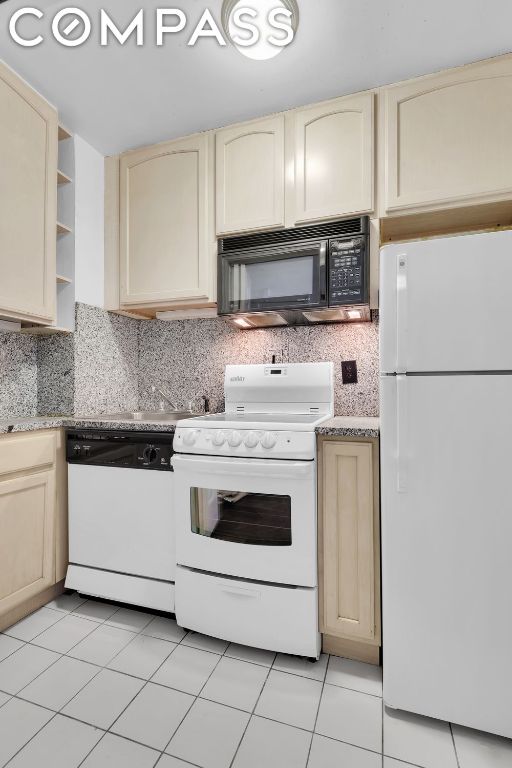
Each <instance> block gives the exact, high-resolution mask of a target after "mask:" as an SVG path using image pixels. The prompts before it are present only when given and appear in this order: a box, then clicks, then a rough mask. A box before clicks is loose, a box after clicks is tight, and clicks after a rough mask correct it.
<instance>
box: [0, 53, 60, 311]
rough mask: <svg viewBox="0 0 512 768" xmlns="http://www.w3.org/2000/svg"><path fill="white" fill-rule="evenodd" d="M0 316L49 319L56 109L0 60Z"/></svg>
mask: <svg viewBox="0 0 512 768" xmlns="http://www.w3.org/2000/svg"><path fill="white" fill-rule="evenodd" d="M0 115H1V119H0V169H1V170H0V212H1V213H0V275H1V279H0V314H1V315H4V316H8V317H12V318H14V319H19V320H28V321H42V322H46V323H49V322H52V321H53V320H54V319H55V294H56V289H55V285H56V282H55V280H56V275H55V271H56V267H55V250H56V237H57V234H56V232H57V230H56V226H57V123H58V121H57V113H56V111H55V110H54V109H53V107H51V106H50V105H49V104H48V102H46V101H45V100H44V99H43V98H42V97H41V96H39V94H37V93H35V91H33V90H32V89H31V88H29V86H28V85H27V84H26V83H25V82H24V81H22V80H21V79H20V78H19V77H17V75H15V74H14V72H12V70H10V69H9V68H8V67H6V66H5V65H3V64H2V63H1V62H0Z"/></svg>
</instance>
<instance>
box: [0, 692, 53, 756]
mask: <svg viewBox="0 0 512 768" xmlns="http://www.w3.org/2000/svg"><path fill="white" fill-rule="evenodd" d="M42 709H44V707H42ZM56 717H57V712H54V713H53V715H52V717H50V719H49V720H48V721H47V722H46V723H45V724H44V725H42V726H41V728H39V730H38V731H36V732H35V733H34V734H32V736H31V737H30V739H28V741H26V742H25V743H24V744H22V746H21V747H20V748H19V749H18V750H17V752H15V753H14V755H12V757H10V758H9V759H8V761H7V762H6V763H4V766H3V768H7V766H8V765H9V763H11V762H12V761H13V760H14V758H15V757H16V756H17V755H19V753H20V752H21V750H22V749H25V747H26V746H27V744H30V742H31V741H32V740H33V739H35V737H36V736H37V735H38V734H40V733H41V731H42V730H44V728H46V726H47V725H50V723H51V722H52V721H53V720H55V718H56Z"/></svg>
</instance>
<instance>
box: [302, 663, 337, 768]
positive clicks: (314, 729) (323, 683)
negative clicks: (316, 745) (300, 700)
mask: <svg viewBox="0 0 512 768" xmlns="http://www.w3.org/2000/svg"><path fill="white" fill-rule="evenodd" d="M320 653H321V651H320ZM331 658H332V657H331V654H329V655H328V657H327V664H326V665H325V672H324V676H323V678H322V690H321V691H320V698H319V699H318V706H317V708H316V715H315V722H314V723H313V731H312V735H311V742H310V744H309V749H308V756H307V759H306V768H307V766H308V765H309V760H310V757H311V750H312V749H313V739H314V738H315V733H316V724H317V722H318V715H319V713H320V706H321V704H322V698H323V695H324V690H325V681H326V679H327V670H328V669H329V664H330V663H331Z"/></svg>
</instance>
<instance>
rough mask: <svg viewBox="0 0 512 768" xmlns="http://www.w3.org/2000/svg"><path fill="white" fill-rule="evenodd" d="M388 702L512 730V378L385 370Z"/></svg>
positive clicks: (502, 730)
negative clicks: (389, 373) (392, 373)
mask: <svg viewBox="0 0 512 768" xmlns="http://www.w3.org/2000/svg"><path fill="white" fill-rule="evenodd" d="M381 387H382V389H381V402H382V424H381V445H382V555H383V557H382V563H383V574H382V576H383V581H382V588H383V650H384V701H385V703H386V705H387V706H390V707H393V708H396V709H403V710H408V711H410V712H416V713H419V714H422V715H428V716H431V717H435V718H440V719H442V720H447V721H450V722H454V723H459V724H461V725H465V726H469V727H471V728H477V729H481V730H484V731H490V732H492V733H497V734H501V735H503V736H507V737H509V738H510V737H512V662H511V653H510V648H511V637H512V590H511V585H512V556H511V542H512V497H511V485H510V477H511V468H512V449H511V447H510V445H511V444H510V436H511V434H512V376H511V375H473V376H457V375H454V376H407V377H406V376H388V377H382V379H381Z"/></svg>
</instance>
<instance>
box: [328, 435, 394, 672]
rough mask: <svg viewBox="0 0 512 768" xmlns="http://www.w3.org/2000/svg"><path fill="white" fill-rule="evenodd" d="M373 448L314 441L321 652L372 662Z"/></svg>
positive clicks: (375, 633)
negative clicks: (316, 474) (316, 442)
mask: <svg viewBox="0 0 512 768" xmlns="http://www.w3.org/2000/svg"><path fill="white" fill-rule="evenodd" d="M378 483H379V481H378V443H377V441H376V440H367V441H366V440H364V441H363V440H355V439H354V440H349V439H342V438H340V439H330V438H320V439H319V510H318V518H319V571H320V573H319V582H320V629H321V632H322V633H323V635H324V638H323V645H324V649H325V650H328V651H330V652H333V653H337V652H338V653H340V654H341V655H347V656H352V655H353V656H354V657H355V658H362V659H364V660H366V661H374V662H375V663H378V656H379V646H380V554H379V553H380V543H379V542H380V536H379V491H378V488H379V485H378Z"/></svg>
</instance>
